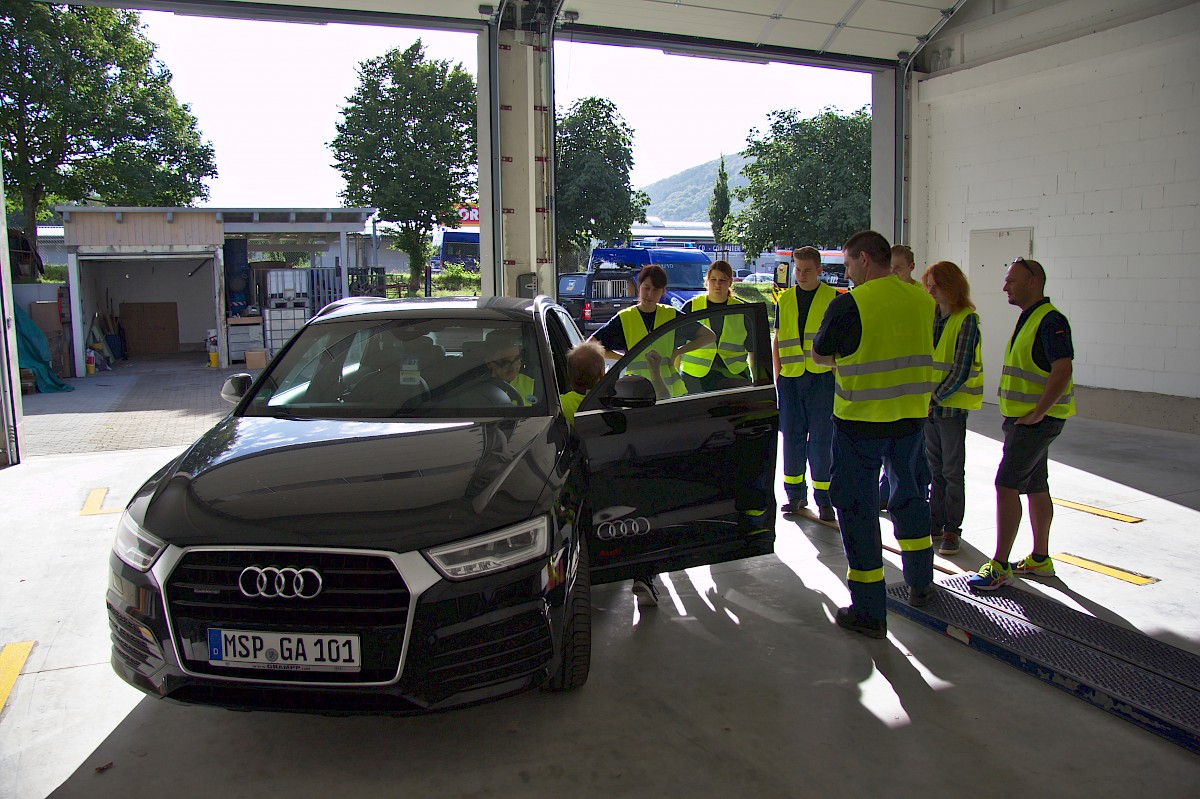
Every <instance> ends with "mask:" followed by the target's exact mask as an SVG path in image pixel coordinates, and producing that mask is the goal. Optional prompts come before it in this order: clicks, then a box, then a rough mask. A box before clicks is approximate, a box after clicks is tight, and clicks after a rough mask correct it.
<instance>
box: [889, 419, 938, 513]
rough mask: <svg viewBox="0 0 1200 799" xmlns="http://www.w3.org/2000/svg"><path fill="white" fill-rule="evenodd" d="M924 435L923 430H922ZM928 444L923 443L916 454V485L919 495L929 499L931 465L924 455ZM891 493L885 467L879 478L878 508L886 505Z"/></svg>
mask: <svg viewBox="0 0 1200 799" xmlns="http://www.w3.org/2000/svg"><path fill="white" fill-rule="evenodd" d="M922 435H924V432H922ZM928 446H929V445H928V444H926V445H925V449H923V450H922V451H921V452H920V453H918V454H917V465H916V469H917V487H918V488H920V489H921V496H923V497H925V498H926V499H929V485H930V483H932V482H933V467H932V466H931V464H930V461H929V460H928V459H927V457H926V454H927V453H926V450H927V449H928ZM891 495H892V487H891V485H890V484H889V483H888V473H887V469H884V470H883V474H882V475H881V476H880V478H879V508H880V510H882V509H884V508H886V507H887V506H888V498H889V497H890V496H891Z"/></svg>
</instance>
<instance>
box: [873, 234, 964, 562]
mask: <svg viewBox="0 0 1200 799" xmlns="http://www.w3.org/2000/svg"><path fill="white" fill-rule="evenodd" d="M894 249H895V248H893V250H894ZM921 282H923V283H924V284H925V290H926V291H928V292H929V295H930V296H931V297H933V299H934V300H935V301H936V302H937V316H936V317H935V318H934V321H933V370H934V373H935V376H934V380H936V381H938V384H937V387H936V388H934V390H933V396H932V397H931V398H930V400H929V418H928V419H926V420H925V454H926V456H927V458H928V461H929V469H930V472H931V473H932V481H933V487H932V489H931V490H930V493H929V517H930V527H929V533H930V536H931V537H932V539H933V540H934V541H938V540H940V541H941V546H940V547H939V548H938V554H940V555H954V554H956V553H957V552H958V549H959V538H960V537H961V536H962V523H963V516H964V515H965V512H966V464H967V414H968V413H970V412H971V411H976V410H979V409H980V408H982V407H983V360H982V359H981V357H980V353H981V341H982V339H981V337H980V335H979V315H978V314H976V313H975V306H974V305H973V304H971V286H970V284H969V283H967V277H966V275H964V274H963V273H962V270H961V269H959V268H958V266H957V265H956V264H953V263H951V262H949V261H938V262H937V263H936V264H934V265H933V266H931V267H929V268H928V269H926V270H925V274H924V275H923V276H922V277H921Z"/></svg>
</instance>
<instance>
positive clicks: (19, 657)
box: [0, 641, 33, 710]
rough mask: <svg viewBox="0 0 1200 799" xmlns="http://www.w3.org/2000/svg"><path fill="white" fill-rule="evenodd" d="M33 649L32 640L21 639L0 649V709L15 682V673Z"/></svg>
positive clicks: (19, 671) (2, 708) (19, 670)
mask: <svg viewBox="0 0 1200 799" xmlns="http://www.w3.org/2000/svg"><path fill="white" fill-rule="evenodd" d="M31 651H33V641H21V642H20V643H17V644H5V646H4V648H3V649H0V710H4V703H5V702H7V701H8V694H9V692H10V691H12V687H13V685H15V684H16V682H17V675H18V674H20V673H21V669H23V668H25V660H26V659H27V658H28V657H29V653H30V652H31Z"/></svg>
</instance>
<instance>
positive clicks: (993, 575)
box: [967, 560, 1013, 591]
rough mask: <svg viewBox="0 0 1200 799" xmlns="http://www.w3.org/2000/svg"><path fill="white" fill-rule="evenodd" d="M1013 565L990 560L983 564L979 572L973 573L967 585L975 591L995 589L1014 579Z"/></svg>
mask: <svg viewBox="0 0 1200 799" xmlns="http://www.w3.org/2000/svg"><path fill="white" fill-rule="evenodd" d="M1012 576H1013V570H1012V566H1010V565H1009V564H1007V563H1000V562H999V561H995V560H989V561H988V562H987V563H985V564H983V568H982V569H980V570H979V574H976V575H972V576H971V577H970V578H969V579H968V580H967V586H968V587H969V588H971V589H973V590H975V591H995V590H996V589H997V588H999V587H1000V586H1002V585H1004V584H1005V583H1007V582H1009V581H1010V580H1012Z"/></svg>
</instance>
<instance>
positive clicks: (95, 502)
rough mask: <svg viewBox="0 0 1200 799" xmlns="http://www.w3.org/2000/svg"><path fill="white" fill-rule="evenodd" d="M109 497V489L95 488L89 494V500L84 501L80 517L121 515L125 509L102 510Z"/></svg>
mask: <svg viewBox="0 0 1200 799" xmlns="http://www.w3.org/2000/svg"><path fill="white" fill-rule="evenodd" d="M106 496H108V489H107V488H93V489H92V490H91V491H89V492H88V495H87V499H85V500H84V501H83V510H81V511H79V515H80V516H98V515H99V514H101V513H120V512H121V511H122V510H124V508H117V509H115V510H102V507H103V505H104V498H105V497H106Z"/></svg>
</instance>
